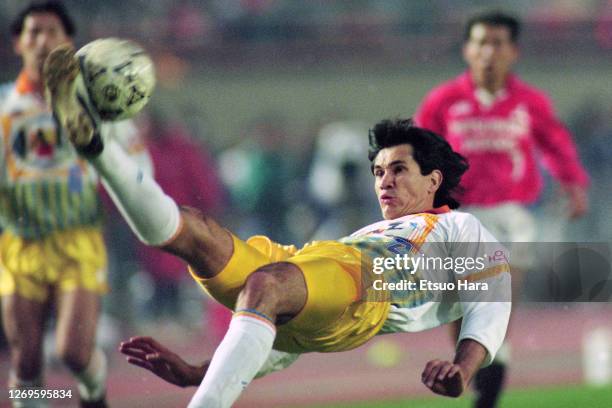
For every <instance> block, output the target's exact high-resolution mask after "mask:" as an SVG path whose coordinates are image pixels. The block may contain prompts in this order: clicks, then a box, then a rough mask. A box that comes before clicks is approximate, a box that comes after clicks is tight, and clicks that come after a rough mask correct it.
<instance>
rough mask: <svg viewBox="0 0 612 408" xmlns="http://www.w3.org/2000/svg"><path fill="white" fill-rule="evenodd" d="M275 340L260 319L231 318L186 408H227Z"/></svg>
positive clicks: (249, 316)
mask: <svg viewBox="0 0 612 408" xmlns="http://www.w3.org/2000/svg"><path fill="white" fill-rule="evenodd" d="M275 337H276V328H275V327H274V325H273V324H272V323H271V322H268V321H265V319H264V318H260V317H258V316H256V315H253V314H251V313H248V314H241V313H240V312H239V313H237V314H236V315H234V317H233V318H232V321H231V323H230V326H229V329H228V331H227V333H226V334H225V337H224V338H223V341H222V342H221V344H219V347H217V351H215V355H214V356H213V358H212V361H211V363H210V367H208V371H207V372H206V375H205V376H204V380H203V381H202V383H201V384H200V386H199V387H198V390H197V391H196V393H195V395H194V396H193V398H192V399H191V401H190V402H189V405H188V408H203V407H206V408H227V407H231V406H232V404H233V403H234V401H236V400H237V399H238V397H239V396H240V394H241V393H242V391H243V390H244V389H245V388H246V387H247V385H249V383H250V382H251V380H253V378H254V377H255V374H257V372H258V371H259V369H260V368H261V367H262V366H263V364H264V363H265V362H266V360H267V359H268V355H269V354H270V351H271V350H272V344H273V343H274V338H275Z"/></svg>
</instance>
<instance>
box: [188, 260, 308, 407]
mask: <svg viewBox="0 0 612 408" xmlns="http://www.w3.org/2000/svg"><path fill="white" fill-rule="evenodd" d="M306 297H307V288H306V282H305V279H304V275H303V273H302V271H301V270H300V268H299V267H298V266H296V265H294V264H291V263H286V262H280V263H273V264H269V265H265V266H262V267H260V268H259V269H257V270H256V271H255V272H254V273H252V274H251V275H250V276H249V277H248V278H247V281H246V284H245V286H244V288H243V289H242V290H241V291H240V295H239V296H238V301H237V302H236V311H235V313H234V316H233V317H232V321H231V323H230V327H229V329H228V331H227V333H226V334H225V337H224V338H223V341H222V342H221V344H219V346H218V347H217V350H216V351H215V354H214V356H213V358H212V360H211V362H210V365H209V367H208V370H207V372H206V375H205V377H204V380H203V381H202V383H201V384H200V386H199V388H198V390H197V391H196V393H195V395H194V396H193V398H192V399H191V402H190V403H189V408H192V407H193V408H196V407H215V408H229V407H230V406H232V404H233V403H234V402H235V401H236V400H237V399H238V397H239V396H240V394H241V393H242V391H243V390H244V389H245V388H246V387H247V385H248V384H249V383H250V382H251V380H252V379H253V378H254V377H255V375H256V374H257V373H258V372H259V370H260V369H261V367H262V366H263V365H264V363H265V362H266V360H267V358H268V356H269V354H270V352H271V350H272V345H273V344H274V340H275V337H276V323H277V320H278V318H279V317H281V318H288V319H290V318H292V317H294V316H295V315H297V314H298V313H299V312H300V311H301V310H302V309H303V307H304V305H305V304H306Z"/></svg>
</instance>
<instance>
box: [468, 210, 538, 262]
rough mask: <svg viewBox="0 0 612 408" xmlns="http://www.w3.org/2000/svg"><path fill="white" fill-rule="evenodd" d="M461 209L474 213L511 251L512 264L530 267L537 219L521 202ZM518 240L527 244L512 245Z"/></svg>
mask: <svg viewBox="0 0 612 408" xmlns="http://www.w3.org/2000/svg"><path fill="white" fill-rule="evenodd" d="M461 211H465V212H468V213H471V214H473V215H474V216H475V217H476V218H478V220H479V221H480V222H481V223H482V225H484V227H485V228H486V229H487V230H489V232H490V233H491V234H493V236H494V237H495V238H496V239H497V240H498V241H499V242H501V243H504V244H505V245H506V246H507V247H508V250H509V251H510V258H511V259H510V264H511V265H513V266H515V267H518V268H521V269H528V268H529V266H531V265H532V258H533V254H532V251H529V248H531V246H532V245H531V244H530V243H533V242H535V238H536V228H537V227H536V221H535V218H534V217H533V216H532V215H531V213H530V212H529V210H527V209H526V208H525V207H523V206H521V205H520V204H516V203H507V204H502V205H498V206H495V207H471V206H470V207H461ZM517 242H525V243H527V244H518V245H512V244H513V243H517Z"/></svg>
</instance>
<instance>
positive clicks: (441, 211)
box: [423, 205, 451, 214]
mask: <svg viewBox="0 0 612 408" xmlns="http://www.w3.org/2000/svg"><path fill="white" fill-rule="evenodd" d="M450 210H451V209H450V207H449V206H448V205H443V206H442V207H436V208H432V209H431V210H427V211H423V212H424V213H428V214H444V213H447V212H450Z"/></svg>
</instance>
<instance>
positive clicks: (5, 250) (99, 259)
mask: <svg viewBox="0 0 612 408" xmlns="http://www.w3.org/2000/svg"><path fill="white" fill-rule="evenodd" d="M77 288H84V289H87V290H89V291H92V292H95V293H99V294H102V293H106V292H107V291H108V285H107V271H106V248H105V246H104V240H103V238H102V233H101V231H100V229H99V228H96V227H87V228H74V229H69V230H65V231H58V232H54V233H52V234H50V235H48V236H46V237H44V238H42V239H37V240H31V239H24V238H22V237H19V236H16V235H13V234H11V233H10V232H4V233H3V234H2V236H1V237H0V295H2V296H6V295H12V294H15V293H17V294H18V295H20V296H23V297H24V298H27V299H30V300H34V301H37V302H44V301H46V300H47V298H48V297H49V293H50V291H53V290H60V291H72V290H75V289H77Z"/></svg>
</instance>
